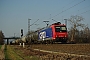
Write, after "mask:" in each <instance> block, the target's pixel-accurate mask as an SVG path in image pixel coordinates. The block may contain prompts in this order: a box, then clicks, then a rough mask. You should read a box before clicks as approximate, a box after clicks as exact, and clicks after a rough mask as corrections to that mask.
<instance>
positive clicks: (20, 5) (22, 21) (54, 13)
mask: <svg viewBox="0 0 90 60" xmlns="http://www.w3.org/2000/svg"><path fill="white" fill-rule="evenodd" d="M62 11H64V12H62ZM72 15H79V16H82V17H83V18H84V21H83V22H82V23H84V24H88V26H89V27H90V0H0V30H2V31H3V33H4V35H5V36H6V37H9V36H14V33H15V35H16V36H20V29H24V35H25V34H26V33H27V31H28V18H30V19H31V21H30V24H32V23H34V22H35V21H37V19H39V20H38V21H37V22H36V23H35V24H38V25H37V26H36V25H33V26H31V30H37V28H42V27H45V26H46V24H45V23H44V22H43V21H45V20H48V21H50V22H49V24H52V23H54V22H55V21H52V20H51V19H55V20H56V21H60V22H61V23H64V19H68V18H70V16H72ZM50 17H51V19H50ZM68 28H69V24H68Z"/></svg>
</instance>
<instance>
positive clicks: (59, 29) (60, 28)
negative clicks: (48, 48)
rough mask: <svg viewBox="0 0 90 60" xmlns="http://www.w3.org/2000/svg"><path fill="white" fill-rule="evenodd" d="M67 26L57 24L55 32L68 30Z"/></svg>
mask: <svg viewBox="0 0 90 60" xmlns="http://www.w3.org/2000/svg"><path fill="white" fill-rule="evenodd" d="M66 31H67V29H66V26H55V32H66Z"/></svg>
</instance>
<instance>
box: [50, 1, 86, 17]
mask: <svg viewBox="0 0 90 60" xmlns="http://www.w3.org/2000/svg"><path fill="white" fill-rule="evenodd" d="M84 1H85V0H83V1H80V2H79V3H77V4H75V5H73V6H71V7H69V8H67V9H65V10H63V11H62V12H60V13H58V14H56V15H55V16H53V17H56V16H58V15H60V14H61V13H63V12H65V11H67V10H69V9H71V8H73V7H75V6H77V5H79V4H81V3H82V2H84ZM53 17H51V18H53Z"/></svg>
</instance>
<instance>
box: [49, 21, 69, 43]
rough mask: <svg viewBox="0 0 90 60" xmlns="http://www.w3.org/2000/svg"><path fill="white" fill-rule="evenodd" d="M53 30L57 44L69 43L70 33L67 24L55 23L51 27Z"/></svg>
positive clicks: (53, 37) (53, 36)
mask: <svg viewBox="0 0 90 60" xmlns="http://www.w3.org/2000/svg"><path fill="white" fill-rule="evenodd" d="M50 27H51V28H52V39H53V41H55V42H63V43H65V42H67V39H68V33H67V28H66V25H65V24H61V23H60V22H58V23H54V24H52V25H51V26H50Z"/></svg>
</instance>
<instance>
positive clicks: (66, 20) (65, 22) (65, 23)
mask: <svg viewBox="0 0 90 60" xmlns="http://www.w3.org/2000/svg"><path fill="white" fill-rule="evenodd" d="M64 20H65V24H66V27H67V19H64Z"/></svg>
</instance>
